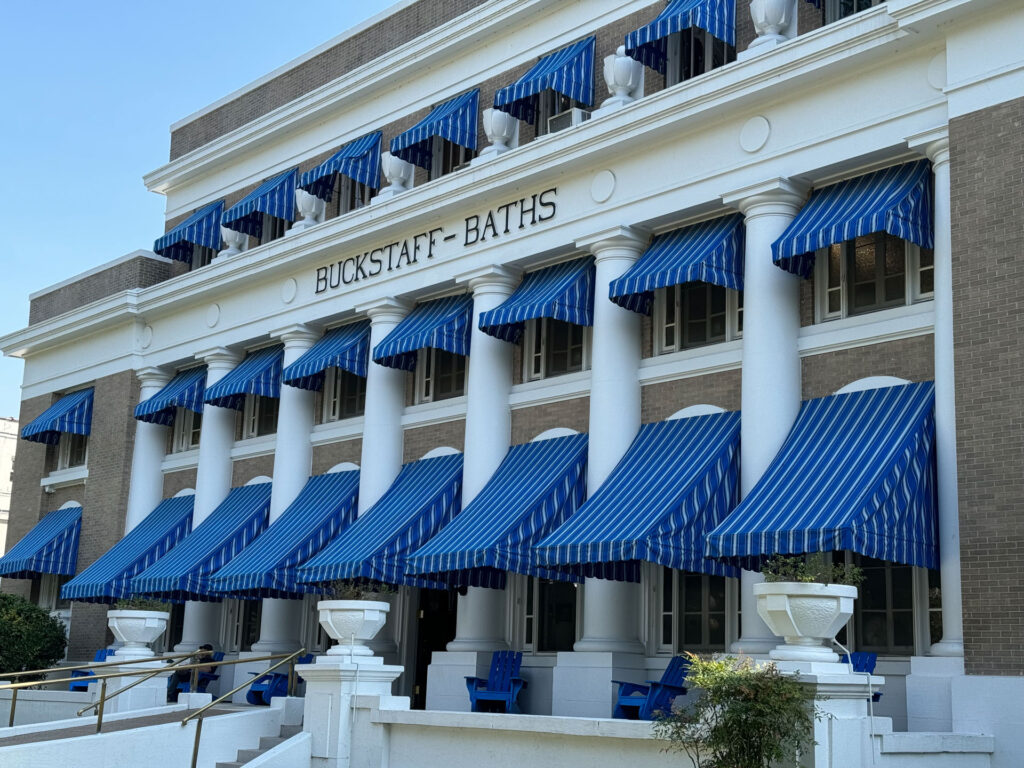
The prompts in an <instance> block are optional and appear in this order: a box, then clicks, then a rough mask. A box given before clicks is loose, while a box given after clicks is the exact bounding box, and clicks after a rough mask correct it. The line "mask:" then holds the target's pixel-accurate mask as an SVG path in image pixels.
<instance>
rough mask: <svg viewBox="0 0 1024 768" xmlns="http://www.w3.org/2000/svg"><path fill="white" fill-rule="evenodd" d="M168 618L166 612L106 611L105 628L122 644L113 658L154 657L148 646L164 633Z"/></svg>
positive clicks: (168, 615)
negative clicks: (107, 627) (108, 628)
mask: <svg viewBox="0 0 1024 768" xmlns="http://www.w3.org/2000/svg"><path fill="white" fill-rule="evenodd" d="M169 618H170V614H169V613H167V612H166V611H139V610H133V609H126V610H120V611H107V626H109V627H110V631H111V632H113V633H114V637H116V638H117V639H118V640H120V641H121V642H122V643H123V644H124V645H123V646H122V647H121V648H119V649H118V651H117V653H116V654H115V656H117V657H119V658H122V659H123V658H129V659H147V658H150V657H152V656H155V655H156V654H154V653H153V651H152V650H151V649H150V647H149V644H150V643H152V642H153V641H154V640H156V639H157V638H158V637H160V635H162V634H163V633H164V630H166V629H167V621H168V619H169Z"/></svg>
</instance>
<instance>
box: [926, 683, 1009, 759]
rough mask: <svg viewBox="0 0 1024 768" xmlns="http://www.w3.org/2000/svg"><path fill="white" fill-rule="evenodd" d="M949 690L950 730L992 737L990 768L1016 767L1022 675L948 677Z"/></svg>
mask: <svg viewBox="0 0 1024 768" xmlns="http://www.w3.org/2000/svg"><path fill="white" fill-rule="evenodd" d="M908 682H909V681H908ZM950 691H951V694H952V702H953V731H955V732H956V733H983V734H990V735H992V736H995V751H994V752H993V754H992V763H991V765H992V768H1019V767H1020V765H1021V762H1022V755H1024V727H1022V724H1024V677H995V676H992V675H961V676H957V677H952V678H950Z"/></svg>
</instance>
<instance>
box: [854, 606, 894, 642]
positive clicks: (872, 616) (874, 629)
mask: <svg viewBox="0 0 1024 768" xmlns="http://www.w3.org/2000/svg"><path fill="white" fill-rule="evenodd" d="M860 622H861V625H860V643H861V646H862V647H864V648H887V647H888V645H889V643H888V638H887V637H886V631H885V612H884V611H881V612H878V611H862V612H861V619H860Z"/></svg>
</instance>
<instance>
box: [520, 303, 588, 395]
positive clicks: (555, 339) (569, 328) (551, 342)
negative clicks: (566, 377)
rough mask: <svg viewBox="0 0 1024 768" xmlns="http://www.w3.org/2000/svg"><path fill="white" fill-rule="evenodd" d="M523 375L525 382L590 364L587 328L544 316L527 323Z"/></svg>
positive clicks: (560, 373)
mask: <svg viewBox="0 0 1024 768" xmlns="http://www.w3.org/2000/svg"><path fill="white" fill-rule="evenodd" d="M524 339H525V344H524V346H523V364H524V371H523V378H524V379H526V380H527V381H535V380H537V379H547V378H550V377H552V376H561V375H562V374H566V373H575V372H577V371H582V370H585V369H587V368H589V367H590V329H589V328H587V327H586V326H582V325H576V324H574V323H567V322H564V321H562V320H554V319H552V318H550V317H543V318H539V319H536V320H529V321H527V323H526V333H525V335H524Z"/></svg>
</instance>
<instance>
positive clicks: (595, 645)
mask: <svg viewBox="0 0 1024 768" xmlns="http://www.w3.org/2000/svg"><path fill="white" fill-rule="evenodd" d="M572 649H573V651H574V652H576V653H637V654H641V655H643V654H644V653H645V650H644V647H643V645H642V644H641V643H640V641H639V640H619V639H615V638H610V637H581V638H580V639H579V640H577V641H576V642H575V643H574V644H573V646H572Z"/></svg>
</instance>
